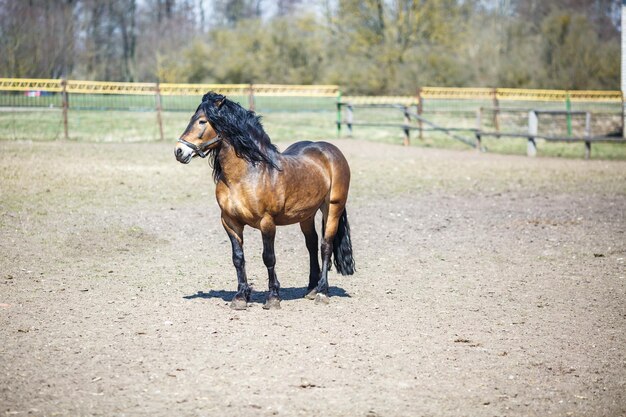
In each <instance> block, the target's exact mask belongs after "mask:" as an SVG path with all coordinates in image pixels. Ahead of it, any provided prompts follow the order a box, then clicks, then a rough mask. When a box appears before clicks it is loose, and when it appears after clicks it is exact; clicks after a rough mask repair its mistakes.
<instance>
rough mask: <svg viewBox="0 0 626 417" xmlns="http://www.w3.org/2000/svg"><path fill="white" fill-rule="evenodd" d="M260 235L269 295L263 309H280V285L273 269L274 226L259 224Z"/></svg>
mask: <svg viewBox="0 0 626 417" xmlns="http://www.w3.org/2000/svg"><path fill="white" fill-rule="evenodd" d="M261 235H262V237H263V263H264V264H265V266H266V267H267V275H268V279H269V293H268V294H267V299H266V301H265V305H264V306H263V308H264V309H266V310H270V309H280V294H279V293H280V283H279V282H278V278H277V277H276V271H275V269H274V267H275V265H276V255H275V253H274V238H275V237H276V225H275V224H274V222H273V221H272V220H265V221H263V222H261Z"/></svg>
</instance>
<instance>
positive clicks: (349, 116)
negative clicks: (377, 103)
mask: <svg viewBox="0 0 626 417" xmlns="http://www.w3.org/2000/svg"><path fill="white" fill-rule="evenodd" d="M347 109H348V114H346V125H347V126H348V137H350V138H351V137H352V120H353V118H354V108H353V107H352V103H348V106H347Z"/></svg>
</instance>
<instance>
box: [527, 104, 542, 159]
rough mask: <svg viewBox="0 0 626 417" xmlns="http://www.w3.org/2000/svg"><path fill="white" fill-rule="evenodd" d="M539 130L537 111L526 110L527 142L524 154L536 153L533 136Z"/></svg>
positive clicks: (534, 154)
mask: <svg viewBox="0 0 626 417" xmlns="http://www.w3.org/2000/svg"><path fill="white" fill-rule="evenodd" d="M538 131H539V118H538V117H537V112H535V111H534V110H531V111H529V112H528V144H527V146H526V155H528V156H536V155H537V144H536V143H535V137H536V136H537V132H538Z"/></svg>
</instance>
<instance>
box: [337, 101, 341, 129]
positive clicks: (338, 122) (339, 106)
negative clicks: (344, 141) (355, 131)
mask: <svg viewBox="0 0 626 417" xmlns="http://www.w3.org/2000/svg"><path fill="white" fill-rule="evenodd" d="M340 137H341V90H337V139H339V138H340Z"/></svg>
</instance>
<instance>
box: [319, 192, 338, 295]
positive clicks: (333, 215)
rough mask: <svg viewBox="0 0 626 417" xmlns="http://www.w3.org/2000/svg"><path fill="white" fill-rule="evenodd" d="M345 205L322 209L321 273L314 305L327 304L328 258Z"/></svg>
mask: <svg viewBox="0 0 626 417" xmlns="http://www.w3.org/2000/svg"><path fill="white" fill-rule="evenodd" d="M344 207H345V203H343V204H339V203H330V204H329V206H328V208H327V209H324V207H322V213H323V214H324V219H325V220H324V226H325V227H324V230H323V236H322V244H321V250H322V272H321V273H320V279H319V282H318V283H317V288H316V291H317V295H316V297H315V303H316V304H320V303H322V304H328V302H329V299H328V290H329V288H328V271H329V270H330V258H331V255H332V253H333V239H334V238H335V235H336V234H337V228H338V227H339V218H340V217H341V214H342V213H343V209H344Z"/></svg>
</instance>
